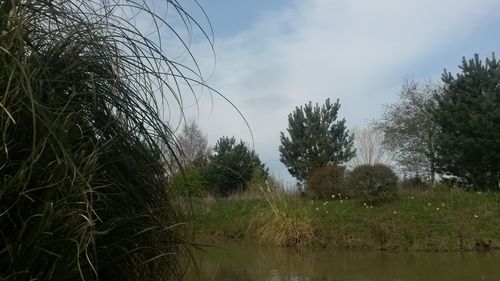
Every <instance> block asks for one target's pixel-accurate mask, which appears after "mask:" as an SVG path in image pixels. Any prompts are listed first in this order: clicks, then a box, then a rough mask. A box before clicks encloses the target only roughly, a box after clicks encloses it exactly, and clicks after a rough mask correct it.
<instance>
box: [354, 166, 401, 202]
mask: <svg viewBox="0 0 500 281" xmlns="http://www.w3.org/2000/svg"><path fill="white" fill-rule="evenodd" d="M397 182H398V177H397V176H396V174H395V173H394V172H393V171H392V169H391V168H389V167H388V166H386V165H383V164H375V165H360V166H357V167H356V168H354V170H352V172H350V173H349V175H348V177H347V185H348V186H349V188H350V189H351V190H352V192H353V193H354V195H355V196H357V197H358V198H359V199H360V200H361V201H362V202H365V203H370V204H377V203H382V202H387V201H391V200H393V199H394V198H395V197H396V185H397Z"/></svg>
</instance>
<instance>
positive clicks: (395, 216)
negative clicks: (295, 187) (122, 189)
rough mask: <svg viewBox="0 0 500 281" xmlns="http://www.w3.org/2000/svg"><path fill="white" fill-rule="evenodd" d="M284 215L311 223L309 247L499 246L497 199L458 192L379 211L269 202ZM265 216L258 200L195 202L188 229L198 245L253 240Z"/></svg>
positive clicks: (337, 203)
mask: <svg viewBox="0 0 500 281" xmlns="http://www.w3.org/2000/svg"><path fill="white" fill-rule="evenodd" d="M271 202H274V203H277V204H276V205H278V206H281V208H287V210H288V211H287V212H288V213H289V214H290V216H296V215H297V214H300V215H298V216H302V217H307V218H310V219H311V220H312V223H313V227H314V229H315V231H314V233H315V236H316V238H315V239H314V241H313V244H315V245H321V246H329V247H337V248H359V249H398V250H439V251H447V250H471V249H475V248H476V247H477V246H476V244H477V243H479V244H481V243H482V244H488V243H489V240H491V241H492V245H494V246H498V245H499V244H500V243H499V242H500V216H499V214H500V194H496V193H475V192H474V193H473V192H462V191H456V190H454V191H452V192H450V191H443V192H400V194H399V199H398V200H396V201H395V202H393V203H389V204H385V205H382V206H373V207H370V206H365V205H364V204H363V202H358V201H357V200H352V199H347V200H346V199H345V198H344V199H343V200H338V196H337V199H336V200H330V201H317V200H314V201H313V200H310V199H298V198H293V197H286V199H283V198H279V199H276V198H274V199H271ZM266 210H269V211H270V208H269V203H268V202H267V201H266V200H265V199H264V198H261V199H258V198H256V199H219V200H218V201H207V200H200V201H198V202H196V203H195V208H194V217H195V219H194V227H195V230H196V233H197V234H198V239H199V240H202V241H207V240H208V241H213V240H225V239H257V240H258V238H259V237H255V235H254V234H255V231H254V229H253V227H254V224H253V221H254V219H255V218H256V217H257V216H258V214H259V213H262V212H263V211H264V212H265V211H266Z"/></svg>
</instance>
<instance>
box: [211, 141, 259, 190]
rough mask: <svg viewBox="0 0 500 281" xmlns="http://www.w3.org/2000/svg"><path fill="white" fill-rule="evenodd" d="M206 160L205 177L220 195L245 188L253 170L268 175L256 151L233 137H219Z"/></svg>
mask: <svg viewBox="0 0 500 281" xmlns="http://www.w3.org/2000/svg"><path fill="white" fill-rule="evenodd" d="M208 160H209V164H208V166H207V168H206V170H205V179H206V180H207V182H208V183H209V184H210V185H211V186H212V187H214V188H215V189H216V191H217V192H218V193H219V194H220V195H222V196H227V195H229V194H230V193H233V192H235V191H238V190H241V191H242V190H244V189H246V188H247V183H248V182H249V181H250V179H251V178H252V173H254V172H255V171H258V172H260V173H263V174H264V175H265V176H266V177H267V176H269V170H268V169H267V168H266V166H265V165H264V164H263V163H262V162H261V161H260V159H259V156H258V155H257V153H255V151H253V150H251V149H249V148H248V146H247V145H246V144H245V143H244V142H243V141H240V142H239V143H237V142H236V139H235V138H234V137H231V138H229V137H222V138H220V139H219V140H218V141H217V143H216V145H215V147H214V149H213V152H212V154H211V155H210V156H209V159H208Z"/></svg>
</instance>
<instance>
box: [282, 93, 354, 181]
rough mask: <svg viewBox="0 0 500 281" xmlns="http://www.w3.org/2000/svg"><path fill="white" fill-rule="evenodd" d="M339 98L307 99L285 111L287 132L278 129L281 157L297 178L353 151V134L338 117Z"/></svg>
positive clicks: (347, 158) (340, 159) (349, 155)
mask: <svg viewBox="0 0 500 281" xmlns="http://www.w3.org/2000/svg"><path fill="white" fill-rule="evenodd" d="M339 108H340V104H339V101H338V100H337V101H336V102H335V103H334V104H332V103H330V99H327V100H326V102H325V104H324V105H322V106H321V107H320V106H319V105H318V104H317V103H316V105H315V106H314V107H313V105H312V103H311V102H309V103H308V104H305V105H304V106H301V107H296V108H295V110H294V111H293V112H292V113H291V114H290V115H288V129H287V132H288V135H289V136H285V134H284V133H283V132H281V136H280V140H281V145H280V147H279V151H280V156H281V157H280V160H281V162H283V163H284V164H285V166H286V167H287V168H288V171H289V172H290V174H292V176H294V177H295V178H296V179H297V180H299V181H301V182H303V181H305V180H307V179H308V178H309V177H310V176H311V173H313V172H314V171H315V170H316V169H318V168H321V167H324V166H327V165H331V164H341V163H343V162H347V161H349V160H350V159H351V158H352V157H354V155H355V149H353V140H354V137H353V135H352V134H349V130H347V128H346V126H345V119H342V120H337V113H338V110H339Z"/></svg>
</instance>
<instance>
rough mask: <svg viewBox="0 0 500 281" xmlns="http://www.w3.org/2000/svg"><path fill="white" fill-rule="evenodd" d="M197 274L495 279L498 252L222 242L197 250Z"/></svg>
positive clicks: (376, 280) (240, 278)
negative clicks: (381, 250)
mask: <svg viewBox="0 0 500 281" xmlns="http://www.w3.org/2000/svg"><path fill="white" fill-rule="evenodd" d="M196 258H197V260H198V263H199V272H197V273H195V272H194V271H192V272H190V274H189V275H188V276H187V277H186V280H203V281H205V280H213V281H226V280H227V281H250V280H252V281H261V280H263V281H306V280H307V281H323V280H324V281H333V280H335V281H417V280H418V281H420V280H424V281H481V280H491V281H493V280H495V281H498V280H500V253H499V252H487V253H478V252H466V253H400V252H377V251H339V250H332V249H301V250H296V249H286V248H275V247H258V246H255V245H248V244H246V245H242V244H224V245H220V246H218V247H214V248H208V249H206V252H198V253H197V254H196Z"/></svg>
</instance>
